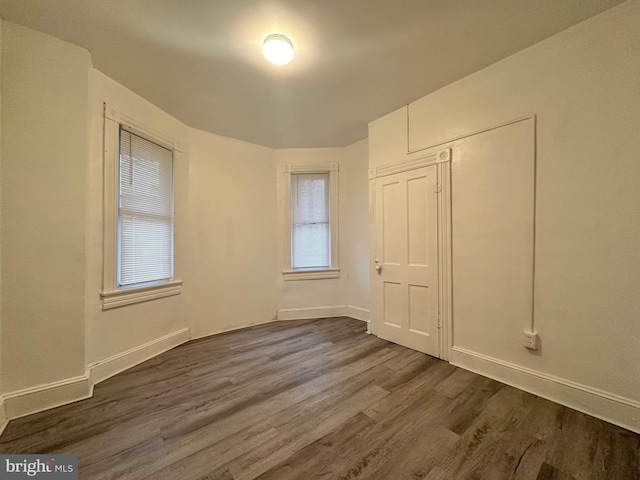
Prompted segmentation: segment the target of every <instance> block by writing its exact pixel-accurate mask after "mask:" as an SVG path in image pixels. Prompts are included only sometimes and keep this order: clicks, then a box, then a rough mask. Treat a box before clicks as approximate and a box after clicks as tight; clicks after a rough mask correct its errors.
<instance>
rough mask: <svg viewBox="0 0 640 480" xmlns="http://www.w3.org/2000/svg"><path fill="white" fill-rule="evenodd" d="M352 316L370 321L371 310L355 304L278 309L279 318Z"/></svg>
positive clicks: (305, 318) (298, 318)
mask: <svg viewBox="0 0 640 480" xmlns="http://www.w3.org/2000/svg"><path fill="white" fill-rule="evenodd" d="M335 317H351V318H355V319H356V320H362V321H363V322H368V321H369V310H367V309H365V308H360V307H356V306H354V305H330V306H325V307H305V308H282V309H280V310H278V314H277V319H278V320H308V319H312V318H335Z"/></svg>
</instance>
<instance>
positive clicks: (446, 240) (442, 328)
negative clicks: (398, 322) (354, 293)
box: [367, 148, 453, 361]
mask: <svg viewBox="0 0 640 480" xmlns="http://www.w3.org/2000/svg"><path fill="white" fill-rule="evenodd" d="M432 165H436V166H437V182H438V183H437V187H436V188H437V193H438V205H437V211H438V219H437V229H438V234H437V236H438V292H439V293H438V353H439V358H441V359H443V360H446V361H449V358H450V356H451V348H452V345H453V335H452V333H453V330H452V327H453V325H452V305H453V295H452V284H451V149H450V148H444V149H440V150H438V151H436V152H434V153H430V154H427V155H421V156H419V157H416V158H412V159H410V160H405V161H401V162H393V163H388V164H384V165H381V166H379V167H376V168H372V169H370V170H369V246H370V249H369V250H370V258H369V275H370V278H371V317H370V319H369V323H368V327H367V333H372V334H374V335H376V336H377V332H378V322H379V321H380V318H381V316H380V315H379V314H378V313H379V312H377V311H376V309H377V305H378V302H377V301H376V299H375V287H374V281H375V278H376V271H375V257H376V247H377V245H376V235H375V227H376V225H375V220H376V211H375V210H376V180H377V179H378V178H381V177H386V176H389V175H394V174H396V173H402V172H408V171H411V170H415V169H418V168H422V167H429V166H432Z"/></svg>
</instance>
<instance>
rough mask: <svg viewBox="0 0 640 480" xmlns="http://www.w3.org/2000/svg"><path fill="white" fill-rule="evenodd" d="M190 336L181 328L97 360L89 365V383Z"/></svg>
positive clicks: (113, 373) (123, 369)
mask: <svg viewBox="0 0 640 480" xmlns="http://www.w3.org/2000/svg"><path fill="white" fill-rule="evenodd" d="M190 338H191V334H190V330H189V329H188V328H183V329H182V330H178V331H176V332H173V333H170V334H169V335H165V336H164V337H161V338H157V339H155V340H152V341H150V342H147V343H145V344H144V345H140V346H137V347H135V348H132V349H130V350H127V351H125V352H122V353H119V354H117V355H114V356H112V357H109V358H105V359H104V360H100V361H99V362H95V363H92V364H90V365H89V373H90V375H91V383H92V384H93V385H95V384H97V383H100V382H102V381H103V380H106V379H107V378H111V377H113V376H114V375H117V374H118V373H120V372H123V371H125V370H127V369H129V368H131V367H133V366H134V365H138V364H139V363H142V362H145V361H147V360H149V359H150V358H153V357H156V356H158V355H160V354H161V353H163V352H166V351H167V350H171V349H172V348H174V347H177V346H178V345H181V344H183V343H185V342H187V341H189V339H190Z"/></svg>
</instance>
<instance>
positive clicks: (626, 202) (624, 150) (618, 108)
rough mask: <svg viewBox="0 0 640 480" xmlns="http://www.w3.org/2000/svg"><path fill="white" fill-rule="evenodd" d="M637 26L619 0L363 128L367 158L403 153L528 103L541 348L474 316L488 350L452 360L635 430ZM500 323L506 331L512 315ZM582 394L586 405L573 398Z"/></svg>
mask: <svg viewBox="0 0 640 480" xmlns="http://www.w3.org/2000/svg"><path fill="white" fill-rule="evenodd" d="M639 24H640V2H637V1H630V2H627V3H625V4H622V5H620V6H618V7H616V8H613V9H611V10H609V11H606V12H604V13H602V14H600V15H598V16H596V17H593V18H592V19H590V20H587V21H586V22H584V23H581V24H579V25H577V26H575V27H573V28H571V29H569V30H566V31H564V32H562V33H560V34H558V35H556V36H554V37H551V38H549V39H547V40H545V41H543V42H541V43H539V44H537V45H534V46H533V47H531V48H528V49H526V50H524V51H522V52H520V53H518V54H516V55H513V56H511V57H509V58H507V59H505V60H503V61H501V62H499V63H497V64H495V65H493V66H491V67H489V68H487V69H484V70H482V71H480V72H477V73H476V74H474V75H471V76H469V77H467V78H465V79H463V80H460V81H458V82H456V83H453V84H451V85H449V86H447V87H445V88H443V89H441V90H439V91H437V92H435V93H433V94H431V95H428V96H426V97H424V98H422V99H420V100H418V101H417V102H415V103H414V104H411V105H410V106H409V107H408V109H407V108H404V109H400V110H398V111H396V112H393V113H391V114H390V115H388V116H386V117H383V118H381V119H379V120H378V121H376V122H373V123H372V124H371V125H370V139H369V141H370V157H369V163H370V167H373V166H376V165H380V164H382V163H387V162H389V161H394V160H399V159H406V158H407V145H409V148H410V149H411V150H417V149H421V148H426V147H430V146H432V145H435V144H438V143H442V142H446V141H448V140H451V139H452V138H455V137H457V136H464V135H467V134H469V133H471V132H474V131H477V130H479V129H483V128H487V127H490V126H493V125H496V124H499V123H502V122H505V121H509V120H512V119H515V118H518V117H523V116H527V115H531V114H536V115H537V202H536V208H537V216H536V262H535V299H534V308H535V319H534V321H535V329H536V330H537V331H538V332H539V334H540V338H541V344H542V347H541V349H540V351H539V352H537V353H536V354H527V352H526V351H524V352H522V353H523V354H522V355H519V356H518V358H514V357H513V356H510V355H509V354H508V352H506V351H504V349H502V348H499V345H500V342H492V341H491V335H494V334H498V335H512V334H513V332H506V333H503V332H492V331H491V329H488V328H485V329H482V328H479V329H478V332H479V333H478V335H480V338H477V339H476V341H477V342H481V343H482V344H483V345H484V349H485V351H484V354H485V356H486V357H489V358H484V359H482V358H472V359H470V358H462V357H461V356H458V357H457V360H456V359H455V358H454V361H458V362H466V366H468V367H473V368H475V369H478V370H484V371H485V372H486V373H489V374H491V375H493V376H498V377H501V378H502V379H504V380H505V381H509V382H511V383H518V382H520V383H522V382H521V380H522V378H524V377H526V378H527V379H528V380H527V381H530V382H531V383H530V385H529V386H531V385H533V384H535V385H537V386H536V388H538V387H539V388H540V389H546V391H545V392H543V393H544V394H545V395H546V396H553V395H559V396H563V395H565V394H564V393H559V392H562V391H563V389H565V390H566V389H567V388H568V389H569V390H570V391H569V390H567V391H568V392H569V393H567V395H568V396H569V397H571V396H572V395H573V398H564V397H563V398H561V399H560V400H561V401H563V402H565V403H572V402H573V404H574V406H576V403H577V404H578V405H577V407H578V408H581V409H584V410H591V413H594V414H596V415H599V416H604V417H607V416H608V418H611V414H612V412H614V413H613V414H619V415H618V418H615V419H613V420H614V421H616V422H617V423H620V424H624V425H627V426H628V427H629V428H634V429H636V430H637V429H640V415H639V414H638V412H640V410H639V409H640V382H638V381H637V379H638V378H640V353H639V352H640V350H638V342H639V341H640V322H638V312H639V311H640V297H639V296H638V295H637V292H638V290H639V288H640V277H639V275H638V272H640V249H638V248H637V246H638V238H640V210H639V206H640V162H638V151H640V136H638V134H637V132H638V128H639V126H640V95H638V78H640V62H638V58H640V30H639V29H638V28H637V26H638V25H639ZM407 110H408V114H409V122H408V125H407ZM407 127H408V128H407ZM407 132H408V133H407ZM455 144H456V142H454V145H455ZM416 155H419V154H416ZM453 182H454V183H455V177H454V178H453ZM479 227H481V226H479ZM455 289H456V285H455V280H454V286H453V290H454V292H453V293H454V295H455ZM511 328H513V329H517V330H518V332H516V334H518V333H519V330H520V325H513V324H512V326H511ZM455 333H456V324H455V312H454V337H455ZM514 335H515V334H514ZM461 338H464V335H462V337H461ZM461 347H465V348H469V349H473V348H475V347H473V346H472V345H461ZM494 360H495V361H497V363H496V362H494ZM514 372H515V373H514ZM536 382H547V383H546V384H545V385H547V384H548V385H547V386H544V385H542V384H540V383H536ZM525 383H526V382H525ZM525 386H526V385H525ZM584 395H587V396H591V397H593V398H591V397H590V398H591V400H589V401H590V402H591V401H592V400H593V402H595V403H593V402H592V403H591V404H589V405H586V406H585V405H584V404H583V405H579V403H580V402H581V401H582V400H581V399H582V398H583V396H584ZM565 397H566V395H565ZM596 404H597V405H596ZM615 412H617V413H615Z"/></svg>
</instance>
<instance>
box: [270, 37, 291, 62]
mask: <svg viewBox="0 0 640 480" xmlns="http://www.w3.org/2000/svg"><path fill="white" fill-rule="evenodd" d="M262 53H263V55H264V58H266V59H267V60H269V61H270V62H271V63H273V64H274V65H286V64H287V63H289V62H290V61H291V60H293V44H292V43H291V40H289V39H288V38H287V37H285V36H284V35H278V34H275V35H269V36H268V37H267V38H265V39H264V44H263V45H262Z"/></svg>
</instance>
